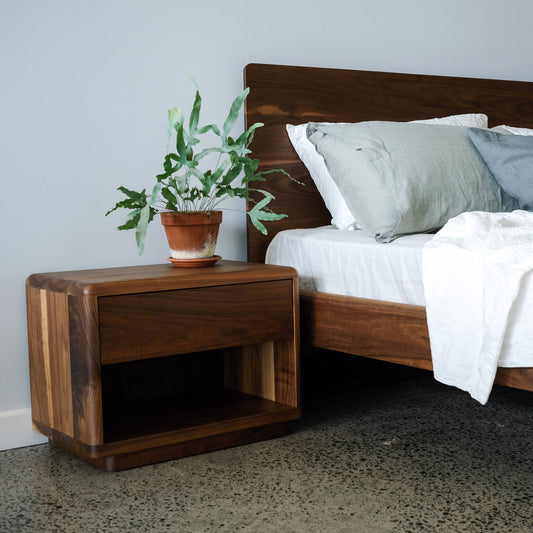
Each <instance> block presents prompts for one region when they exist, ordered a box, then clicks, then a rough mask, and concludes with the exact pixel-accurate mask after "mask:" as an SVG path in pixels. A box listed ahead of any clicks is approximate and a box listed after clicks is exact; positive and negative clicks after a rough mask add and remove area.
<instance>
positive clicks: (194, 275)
mask: <svg viewBox="0 0 533 533" xmlns="http://www.w3.org/2000/svg"><path fill="white" fill-rule="evenodd" d="M288 278H296V271H295V270H294V269H292V268H290V267H284V266H278V265H264V264H262V263H246V262H240V261H226V260H222V261H219V262H218V263H217V264H216V265H214V266H209V267H196V268H182V267H174V266H173V265H171V264H157V265H143V266H131V267H116V268H101V269H92V270H74V271H70V272H48V273H42V274H32V275H31V276H29V277H28V279H27V281H26V284H27V285H28V286H30V287H35V288H40V289H44V290H49V291H52V292H62V293H67V294H73V295H88V296H108V295H111V294H113V295H117V294H129V293H136V292H151V291H164V290H177V289H188V288H195V287H209V286H216V285H236V284H240V283H254V282H261V281H272V280H278V279H288Z"/></svg>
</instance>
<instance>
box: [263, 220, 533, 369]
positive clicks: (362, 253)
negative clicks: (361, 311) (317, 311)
mask: <svg viewBox="0 0 533 533" xmlns="http://www.w3.org/2000/svg"><path fill="white" fill-rule="evenodd" d="M432 237H433V236H432V235H431V234H415V235H406V236H403V237H400V238H398V239H396V240H394V241H392V242H390V243H387V244H383V243H377V242H376V240H375V239H374V238H373V237H372V236H371V235H370V234H369V233H367V232H366V231H364V230H355V231H350V230H339V229H337V228H335V227H334V226H325V227H321V228H312V229H293V230H287V231H282V232H280V233H278V234H277V235H276V236H275V237H274V238H273V240H272V242H271V243H270V246H269V248H268V250H267V254H266V259H265V262H266V263H270V264H275V265H286V266H291V267H293V268H295V269H296V270H297V272H298V276H299V280H300V289H302V290H311V291H318V292H325V293H330V294H339V295H345V296H356V297H359V298H370V299H373V300H382V301H388V302H396V303H405V304H411V305H425V298H424V284H423V278H422V259H421V250H422V247H423V246H424V244H425V243H426V242H428V241H429V240H430V239H431V238H432ZM527 302H530V303H531V302H533V274H528V275H526V277H525V278H524V280H523V282H522V287H521V291H520V295H519V297H518V298H517V300H516V302H515V304H514V306H513V308H512V310H511V314H510V317H509V327H508V330H507V334H506V336H505V339H504V343H503V346H502V352H501V355H500V360H499V363H498V366H502V367H523V366H533V328H531V327H530V325H531V323H533V305H531V304H528V303H527Z"/></svg>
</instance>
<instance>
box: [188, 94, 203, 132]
mask: <svg viewBox="0 0 533 533" xmlns="http://www.w3.org/2000/svg"><path fill="white" fill-rule="evenodd" d="M201 107H202V98H201V97H200V93H199V92H198V90H197V91H196V95H195V97H194V104H193V106H192V110H191V116H190V117H189V135H190V136H191V137H194V135H196V129H197V127H198V121H199V119H200V108H201Z"/></svg>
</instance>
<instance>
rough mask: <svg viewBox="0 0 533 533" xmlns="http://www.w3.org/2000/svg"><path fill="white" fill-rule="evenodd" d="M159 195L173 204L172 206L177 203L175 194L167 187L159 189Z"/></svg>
mask: <svg viewBox="0 0 533 533" xmlns="http://www.w3.org/2000/svg"><path fill="white" fill-rule="evenodd" d="M161 196H162V197H163V198H164V199H165V200H167V201H168V202H170V203H171V204H173V205H174V206H175V205H176V204H177V203H178V199H177V198H176V195H175V194H173V193H172V191H171V190H170V189H168V188H166V187H165V188H164V189H162V190H161Z"/></svg>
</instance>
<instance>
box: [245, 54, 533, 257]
mask: <svg viewBox="0 0 533 533" xmlns="http://www.w3.org/2000/svg"><path fill="white" fill-rule="evenodd" d="M244 83H245V86H246V87H250V94H249V96H248V98H247V100H246V103H245V124H246V127H247V128H248V127H249V126H250V125H251V124H253V123H255V122H263V123H264V124H265V127H263V128H259V129H258V130H256V134H255V138H254V141H253V143H252V146H251V148H252V151H253V156H254V157H258V158H259V160H260V161H261V165H260V168H261V169H265V170H266V169H269V168H283V169H285V170H286V171H287V172H289V173H290V174H291V175H292V176H293V177H294V178H296V179H297V180H299V181H302V182H304V183H305V186H301V185H297V184H296V183H294V182H292V181H290V180H288V179H287V178H285V177H284V176H283V175H281V174H275V175H271V176H269V178H268V181H267V182H265V183H264V184H263V183H261V188H263V189H266V190H269V191H271V192H272V193H273V194H274V196H275V197H276V199H275V201H273V203H272V204H271V206H272V208H273V210H274V211H275V212H277V213H286V214H287V215H288V218H284V219H283V220H280V221H278V222H270V223H268V235H267V236H264V235H262V234H260V233H259V232H258V231H257V230H256V229H255V228H254V227H253V226H251V224H250V222H248V231H247V246H248V260H249V261H257V262H263V261H264V257H265V251H266V248H267V246H268V243H269V242H270V241H271V239H272V237H273V236H274V235H275V234H276V233H277V232H278V231H281V230H285V229H290V228H308V227H317V226H323V225H326V224H329V223H330V219H331V217H330V215H329V213H328V211H327V210H326V208H325V206H324V203H323V201H322V199H321V197H320V195H319V194H318V191H317V190H316V188H315V186H314V184H313V182H312V180H311V178H310V177H309V174H308V173H307V170H306V168H305V167H304V165H303V164H302V163H301V161H300V160H299V159H298V156H297V155H296V152H295V151H294V149H293V148H292V145H291V143H290V141H289V138H288V136H287V133H286V131H285V124H288V123H289V124H302V123H305V122H309V121H317V122H360V121H363V120H393V121H408V120H417V119H427V118H434V117H442V116H446V115H456V114H461V113H485V114H486V115H488V116H489V121H490V125H491V126H495V125H498V124H508V125H512V126H518V127H527V128H533V82H518V81H501V80H488V79H476V78H455V77H444V76H426V75H417V74H396V73H390V72H368V71H361V70H341V69H326V68H314V67H293V66H280V65H262V64H250V65H247V66H246V68H245V70H244Z"/></svg>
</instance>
